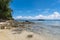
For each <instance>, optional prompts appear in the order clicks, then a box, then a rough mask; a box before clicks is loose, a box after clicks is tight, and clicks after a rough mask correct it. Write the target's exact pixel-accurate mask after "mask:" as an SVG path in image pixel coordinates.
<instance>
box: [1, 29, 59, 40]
mask: <svg viewBox="0 0 60 40" xmlns="http://www.w3.org/2000/svg"><path fill="white" fill-rule="evenodd" d="M28 35H32V36H31V37H28ZM0 40H59V39H56V38H53V37H47V36H44V35H38V34H36V33H33V32H29V31H26V30H24V31H22V32H21V33H20V34H14V32H12V31H11V30H8V29H3V30H0Z"/></svg>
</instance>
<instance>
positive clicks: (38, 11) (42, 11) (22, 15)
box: [10, 0, 60, 19]
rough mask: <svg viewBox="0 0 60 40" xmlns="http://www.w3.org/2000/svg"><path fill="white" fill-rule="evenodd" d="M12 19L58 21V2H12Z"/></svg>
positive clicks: (35, 0)
mask: <svg viewBox="0 0 60 40" xmlns="http://www.w3.org/2000/svg"><path fill="white" fill-rule="evenodd" d="M10 7H11V9H12V10H13V12H12V16H13V18H14V19H60V0H12V2H11V4H10Z"/></svg>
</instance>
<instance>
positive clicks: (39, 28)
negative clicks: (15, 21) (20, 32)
mask: <svg viewBox="0 0 60 40" xmlns="http://www.w3.org/2000/svg"><path fill="white" fill-rule="evenodd" d="M30 22H34V24H26V26H28V27H27V29H26V30H27V31H31V32H34V33H37V34H39V35H43V36H49V37H53V38H56V39H57V40H60V21H30Z"/></svg>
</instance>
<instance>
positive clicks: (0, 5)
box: [0, 0, 12, 20]
mask: <svg viewBox="0 0 60 40" xmlns="http://www.w3.org/2000/svg"><path fill="white" fill-rule="evenodd" d="M10 2H11V0H0V19H6V20H8V19H12V15H11V12H12V10H11V8H9V5H10Z"/></svg>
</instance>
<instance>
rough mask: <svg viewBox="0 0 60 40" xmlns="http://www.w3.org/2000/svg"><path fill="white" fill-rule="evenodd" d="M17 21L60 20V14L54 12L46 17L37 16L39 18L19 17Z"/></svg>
mask: <svg viewBox="0 0 60 40" xmlns="http://www.w3.org/2000/svg"><path fill="white" fill-rule="evenodd" d="M15 19H60V14H59V12H53V14H51V15H48V16H44V15H37V16H34V17H33V16H17V17H15Z"/></svg>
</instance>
